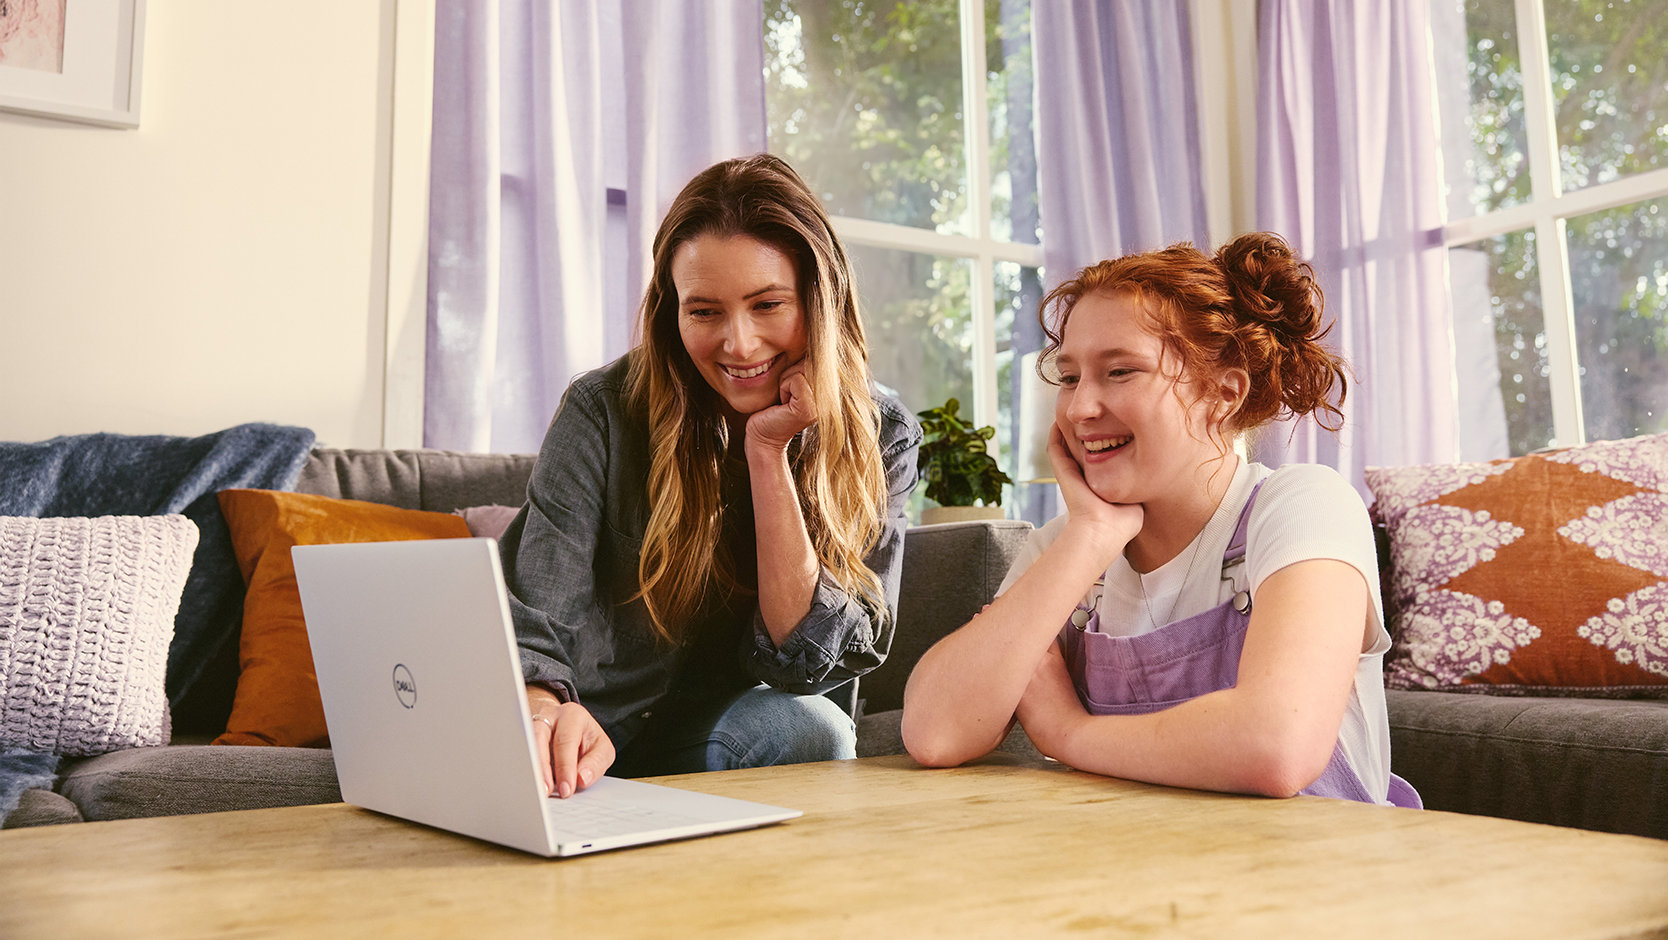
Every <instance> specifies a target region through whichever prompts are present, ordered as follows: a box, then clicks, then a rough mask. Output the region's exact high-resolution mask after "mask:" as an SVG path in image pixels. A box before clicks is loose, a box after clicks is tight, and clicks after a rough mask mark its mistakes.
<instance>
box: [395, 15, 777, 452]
mask: <svg viewBox="0 0 1668 940" xmlns="http://www.w3.org/2000/svg"><path fill="white" fill-rule="evenodd" d="M763 22H764V13H763V7H762V0H712V2H708V3H703V4H700V5H698V6H697V5H690V4H685V3H682V2H679V0H625V2H615V0H555V2H551V0H486V2H482V0H438V2H437V4H436V19H435V67H434V87H435V93H434V130H433V140H432V143H431V152H432V159H431V170H430V174H431V176H430V186H429V193H430V195H429V291H428V349H427V366H426V370H425V384H424V418H423V444H424V446H426V447H441V448H448V449H454V450H470V451H497V452H528V451H533V450H537V448H538V446H539V442H540V441H541V440H542V439H543V436H544V429H545V427H546V425H547V424H548V422H549V420H550V416H551V414H552V413H553V412H554V411H555V408H556V405H557V403H558V402H559V401H560V399H561V395H562V391H563V390H564V389H565V388H566V387H567V384H568V381H569V380H570V379H571V378H572V377H573V376H574V375H576V374H578V373H580V372H583V371H585V370H587V369H592V368H595V367H597V366H599V365H602V364H603V363H605V362H607V361H608V360H610V359H612V358H614V357H616V356H618V355H620V354H621V353H623V352H625V351H626V349H628V348H629V346H630V344H631V341H632V327H633V325H634V320H635V316H636V307H637V302H638V299H639V298H640V297H641V296H642V292H643V288H644V286H645V284H646V282H647V272H648V270H649V267H650V260H651V259H650V258H649V243H650V241H651V240H652V238H653V236H654V229H655V226H656V225H657V224H658V222H659V219H660V216H661V215H662V214H663V213H664V211H665V209H666V208H667V206H668V205H669V204H670V202H671V200H672V198H673V197H674V196H675V195H676V194H677V191H678V190H679V189H680V188H682V186H683V184H684V183H686V182H688V180H689V178H690V177H691V176H693V175H694V174H695V173H696V172H698V171H700V170H701V169H703V168H704V167H706V166H708V165H710V164H712V163H714V162H716V161H718V160H721V159H724V158H727V157H732V156H738V155H742V154H748V153H755V152H758V151H761V150H763V149H764V148H765V127H766V124H765V110H764V101H765V98H764V39H763ZM628 50H629V54H628V53H627V51H628Z"/></svg>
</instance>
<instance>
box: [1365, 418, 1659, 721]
mask: <svg viewBox="0 0 1668 940" xmlns="http://www.w3.org/2000/svg"><path fill="white" fill-rule="evenodd" d="M1366 477H1367V485H1368V486H1369V487H1371V488H1372V491H1373V494H1374V496H1376V497H1377V501H1376V502H1375V503H1374V505H1373V516H1374V518H1375V519H1377V520H1378V521H1379V522H1381V523H1382V524H1383V525H1384V527H1385V529H1386V531H1387V532H1388V534H1389V537H1390V556H1391V566H1390V567H1391V571H1390V578H1389V581H1390V590H1389V591H1388V592H1387V593H1386V595H1385V598H1384V601H1385V607H1386V608H1387V611H1386V612H1387V614H1388V619H1389V620H1390V629H1391V635H1392V637H1393V638H1394V645H1393V646H1392V648H1391V651H1390V654H1389V655H1388V656H1386V657H1385V683H1386V684H1387V685H1388V686H1390V687H1391V688H1398V689H1446V690H1449V691H1462V692H1463V691H1470V692H1495V693H1502V692H1503V693H1508V694H1520V695H1584V696H1663V695H1668V434H1655V435H1649V436H1646V437H1636V438H1632V439H1629V440H1623V441H1602V442H1597V443H1592V444H1586V445H1582V446H1580V447H1571V448H1567V449H1564V450H1558V451H1550V452H1547V453H1541V454H1531V455H1529V456H1527V457H1518V458H1515V459H1511V460H1495V461H1491V462H1489V463H1470V464H1450V465H1446V466H1429V467H1393V468H1385V467H1369V468H1368V469H1367V473H1366Z"/></svg>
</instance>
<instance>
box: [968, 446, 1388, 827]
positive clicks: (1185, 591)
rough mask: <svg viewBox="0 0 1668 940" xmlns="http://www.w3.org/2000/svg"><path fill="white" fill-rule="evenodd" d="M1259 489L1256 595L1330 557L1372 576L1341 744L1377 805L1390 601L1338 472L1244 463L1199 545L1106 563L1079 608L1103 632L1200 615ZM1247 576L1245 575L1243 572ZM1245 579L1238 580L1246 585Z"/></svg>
mask: <svg viewBox="0 0 1668 940" xmlns="http://www.w3.org/2000/svg"><path fill="white" fill-rule="evenodd" d="M1265 478H1266V479H1267V481H1268V482H1266V483H1264V484H1263V488H1262V490H1261V491H1260V492H1259V493H1258V494H1257V504H1256V505H1255V506H1253V507H1252V509H1251V518H1250V520H1249V523H1248V528H1247V530H1246V546H1245V572H1244V574H1245V577H1246V578H1248V579H1249V585H1250V591H1251V596H1252V602H1253V604H1255V601H1256V595H1257V590H1258V589H1259V588H1261V587H1262V583H1263V581H1265V580H1267V578H1268V576H1269V575H1271V574H1273V573H1274V572H1276V571H1279V570H1280V569H1281V568H1284V567H1286V566H1288V565H1291V564H1295V563H1296V562H1300V561H1307V560H1309V559H1313V558H1332V559H1336V560H1338V561H1341V562H1344V563H1345V564H1348V565H1351V566H1353V567H1354V568H1355V569H1356V570H1357V571H1360V572H1361V576H1362V578H1363V579H1365V580H1366V582H1367V590H1368V594H1369V596H1370V597H1371V598H1372V605H1371V607H1370V608H1369V609H1368V612H1367V615H1368V617H1369V618H1370V619H1371V621H1372V624H1371V631H1372V643H1371V645H1370V646H1369V647H1368V648H1367V650H1366V651H1365V652H1363V653H1362V654H1361V655H1360V657H1359V658H1358V659H1357V661H1356V666H1355V687H1354V690H1353V691H1352V692H1351V694H1350V698H1349V703H1348V706H1347V708H1346V709H1345V712H1344V720H1343V724H1342V726H1341V727H1340V728H1339V730H1338V742H1339V744H1340V745H1342V746H1343V749H1344V755H1345V756H1346V757H1347V758H1348V759H1349V762H1350V766H1352V767H1354V768H1355V771H1356V773H1357V774H1358V775H1360V777H1361V782H1362V783H1363V784H1365V785H1366V787H1367V792H1369V793H1371V794H1372V795H1373V797H1374V799H1376V800H1378V801H1379V802H1380V803H1386V802H1388V801H1387V800H1386V797H1385V794H1386V793H1387V792H1388V789H1389V785H1390V721H1389V716H1388V714H1387V712H1386V709H1385V704H1384V653H1385V652H1386V651H1387V650H1388V649H1389V648H1390V634H1389V633H1387V632H1386V631H1385V629H1384V602H1383V600H1382V599H1381V598H1380V597H1379V590H1378V553H1377V549H1376V548H1375V546H1374V543H1373V530H1372V523H1371V522H1370V521H1369V520H1368V518H1367V508H1366V506H1365V505H1364V504H1363V503H1362V501H1361V497H1360V496H1359V495H1358V494H1357V493H1356V492H1355V490H1354V489H1353V488H1352V487H1351V486H1350V485H1349V483H1348V482H1346V481H1345V480H1344V478H1343V477H1342V476H1340V475H1339V474H1338V472H1337V471H1335V470H1333V469H1331V468H1330V467H1323V466H1319V465H1316V464H1292V465H1289V466H1285V467H1281V468H1280V469H1278V470H1269V469H1268V468H1267V467H1265V466H1263V465H1262V464H1254V463H1248V462H1245V461H1241V462H1240V464H1239V467H1238V468H1237V469H1236V470H1235V471H1234V478H1233V481H1232V482H1231V483H1230V484H1229V485H1228V492H1227V493H1226V494H1225V495H1224V496H1223V497H1222V503H1221V505H1219V506H1218V507H1217V508H1216V513H1215V514H1214V515H1212V516H1211V519H1210V521H1209V522H1207V523H1206V524H1205V528H1204V530H1203V531H1202V532H1200V533H1199V536H1198V538H1196V539H1194V540H1193V542H1192V544H1190V545H1188V546H1187V547H1186V548H1183V549H1182V550H1181V552H1179V553H1178V554H1177V555H1176V557H1175V558H1172V559H1171V560H1170V561H1168V562H1166V563H1165V564H1164V565H1162V566H1160V567H1159V568H1157V569H1155V570H1153V571H1151V572H1148V573H1147V574H1146V575H1141V574H1138V573H1137V572H1136V571H1135V569H1133V568H1131V567H1130V565H1129V561H1128V560H1127V559H1125V558H1124V557H1123V556H1122V555H1120V556H1118V558H1117V560H1116V561H1114V562H1113V563H1112V567H1110V568H1108V569H1107V570H1106V583H1105V587H1104V589H1103V590H1101V591H1100V597H1099V599H1098V602H1097V600H1096V598H1095V596H1094V595H1095V591H1094V590H1093V589H1091V590H1090V591H1089V592H1088V593H1086V594H1085V595H1084V597H1083V601H1082V603H1081V606H1082V607H1083V608H1084V609H1088V608H1089V607H1090V606H1093V607H1094V609H1095V610H1097V611H1098V612H1099V613H1100V629H1101V632H1102V633H1107V634H1112V635H1114V636H1135V635H1139V634H1142V633H1149V632H1151V631H1153V630H1155V629H1160V628H1161V626H1162V625H1163V624H1168V623H1174V622H1176V621H1178V620H1182V619H1184V618H1187V617H1191V616H1194V615H1195V614H1201V613H1204V612H1205V611H1207V610H1209V609H1211V608H1212V607H1216V606H1218V605H1220V604H1222V603H1224V602H1226V601H1229V600H1231V599H1232V598H1233V595H1234V591H1235V590H1236V587H1235V584H1234V582H1232V581H1224V580H1222V555H1223V553H1224V552H1226V551H1227V549H1228V542H1229V541H1230V540H1231V539H1232V538H1233V534H1234V528H1235V526H1236V525H1238V523H1239V514H1240V511H1241V510H1242V509H1244V508H1245V501H1246V500H1247V499H1249V498H1250V496H1251V490H1252V488H1253V487H1255V486H1256V484H1257V481H1259V480H1263V479H1265ZM1065 524H1066V517H1065V516H1064V515H1061V516H1058V517H1056V518H1055V519H1053V520H1051V521H1050V522H1049V523H1048V524H1047V525H1045V526H1043V527H1042V528H1040V529H1038V530H1036V531H1035V532H1033V533H1032V534H1031V538H1030V540H1029V542H1027V543H1026V545H1025V547H1024V548H1023V549H1021V550H1020V553H1019V557H1018V558H1016V559H1015V560H1014V564H1013V567H1011V568H1010V569H1008V575H1007V577H1006V578H1004V579H1003V581H1002V587H1001V589H1000V590H998V591H997V594H1002V593H1003V592H1005V591H1007V590H1008V588H1009V587H1010V586H1011V585H1013V583H1014V582H1015V581H1018V580H1019V577H1020V575H1021V574H1023V573H1024V572H1025V571H1026V569H1028V568H1030V567H1031V565H1032V564H1033V563H1034V562H1035V561H1036V560H1037V559H1038V558H1039V557H1041V555H1042V553H1043V550H1044V549H1046V548H1047V547H1048V546H1049V545H1050V544H1052V543H1053V541H1054V540H1055V539H1056V538H1059V536H1060V532H1061V531H1062V530H1063V529H1064V528H1065ZM1242 580H1243V579H1242ZM1244 586H1245V585H1244V584H1243V583H1242V584H1241V585H1240V586H1239V587H1241V588H1243V587H1244Z"/></svg>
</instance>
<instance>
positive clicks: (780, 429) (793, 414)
mask: <svg viewBox="0 0 1668 940" xmlns="http://www.w3.org/2000/svg"><path fill="white" fill-rule="evenodd" d="M778 388H779V390H778V392H777V397H778V401H779V402H780V403H779V404H775V405H771V406H770V407H769V408H766V409H764V410H762V411H757V412H754V413H753V415H752V416H751V417H749V418H748V419H747V444H748V446H749V447H750V448H751V447H763V448H770V449H773V450H778V451H785V450H787V449H788V443H789V442H790V441H792V440H793V438H794V435H796V434H798V433H799V432H800V431H803V430H805V429H806V428H808V427H810V426H811V425H813V424H816V423H817V406H816V403H815V402H814V401H813V400H812V399H811V383H810V382H809V381H807V380H806V379H805V360H803V359H801V360H799V361H798V362H796V363H794V364H793V365H791V366H788V367H787V368H786V369H784V370H782V381H781V384H780V385H779V386H778Z"/></svg>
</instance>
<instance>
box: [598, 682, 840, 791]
mask: <svg viewBox="0 0 1668 940" xmlns="http://www.w3.org/2000/svg"><path fill="white" fill-rule="evenodd" d="M645 737H646V740H642V741H638V742H633V743H632V745H631V746H629V747H627V748H626V749H625V751H624V752H623V753H622V754H621V755H620V758H619V760H617V761H616V762H615V765H614V769H612V770H610V771H609V772H610V773H612V774H615V775H616V776H621V777H647V776H653V775H658V774H687V773H699V772H702V771H707V770H736V769H738V768H742V767H770V766H774V765H776V764H802V763H806V762H808V761H819V760H845V759H849V758H853V757H856V756H857V726H856V725H854V724H852V720H851V716H850V715H848V714H846V713H845V712H844V711H842V710H841V709H840V706H838V705H836V704H834V703H833V702H831V701H829V700H828V699H827V698H824V697H823V696H821V695H793V694H791V693H788V692H780V691H777V690H776V689H773V688H771V687H770V686H767V685H756V686H754V687H753V688H751V689H748V690H747V691H745V692H742V693H740V694H739V695H737V696H735V697H734V698H732V699H730V700H729V701H728V702H721V703H718V706H717V707H715V708H708V709H697V710H696V711H694V712H692V713H690V714H688V715H682V716H677V717H675V718H672V719H670V720H669V721H667V722H665V723H663V724H662V725H661V727H659V728H658V729H657V730H656V732H655V733H654V734H651V735H646V736H645Z"/></svg>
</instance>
